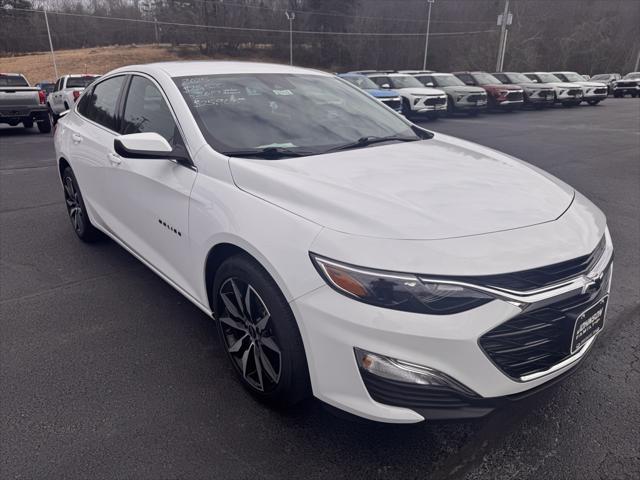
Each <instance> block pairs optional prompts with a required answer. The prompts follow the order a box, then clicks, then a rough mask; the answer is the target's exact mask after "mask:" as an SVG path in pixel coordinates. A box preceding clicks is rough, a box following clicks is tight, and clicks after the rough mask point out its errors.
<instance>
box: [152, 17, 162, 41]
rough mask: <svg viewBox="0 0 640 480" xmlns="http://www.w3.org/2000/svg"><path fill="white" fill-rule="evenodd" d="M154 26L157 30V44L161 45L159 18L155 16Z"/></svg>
mask: <svg viewBox="0 0 640 480" xmlns="http://www.w3.org/2000/svg"><path fill="white" fill-rule="evenodd" d="M153 27H154V30H155V32H156V45H160V35H159V34H158V18H157V17H156V16H155V15H154V16H153Z"/></svg>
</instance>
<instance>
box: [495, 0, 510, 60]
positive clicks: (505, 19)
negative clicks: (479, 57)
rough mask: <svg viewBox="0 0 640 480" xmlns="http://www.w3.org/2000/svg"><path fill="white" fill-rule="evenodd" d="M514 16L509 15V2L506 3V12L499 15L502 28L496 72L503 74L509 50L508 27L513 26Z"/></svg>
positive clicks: (506, 0) (499, 23)
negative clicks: (505, 55) (506, 54)
mask: <svg viewBox="0 0 640 480" xmlns="http://www.w3.org/2000/svg"><path fill="white" fill-rule="evenodd" d="M512 19H513V16H512V15H511V14H510V13H509V0H505V1H504V12H503V13H502V15H498V25H499V26H500V41H499V42H498V59H497V60H496V72H501V71H502V67H503V65H504V54H505V52H506V50H507V25H511V20H512Z"/></svg>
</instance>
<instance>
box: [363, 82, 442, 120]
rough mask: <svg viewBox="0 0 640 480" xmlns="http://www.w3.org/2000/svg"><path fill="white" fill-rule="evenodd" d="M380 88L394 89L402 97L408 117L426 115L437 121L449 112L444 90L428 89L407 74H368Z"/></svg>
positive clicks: (405, 113)
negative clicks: (440, 116)
mask: <svg viewBox="0 0 640 480" xmlns="http://www.w3.org/2000/svg"><path fill="white" fill-rule="evenodd" d="M367 77H369V78H370V79H371V80H373V81H374V82H375V83H376V84H377V85H378V86H379V87H380V88H383V89H390V88H392V89H394V90H396V91H397V92H398V93H400V96H401V97H402V113H403V114H404V115H405V116H406V117H411V116H416V115H426V116H427V117H428V118H430V119H432V120H435V119H437V118H438V117H439V115H440V114H442V113H444V112H446V111H447V95H446V93H444V92H443V91H442V90H438V89H435V88H428V87H425V86H424V85H422V84H421V83H420V82H419V81H418V80H416V79H415V78H413V77H412V76H411V75H407V74H405V73H386V72H385V73H368V74H367Z"/></svg>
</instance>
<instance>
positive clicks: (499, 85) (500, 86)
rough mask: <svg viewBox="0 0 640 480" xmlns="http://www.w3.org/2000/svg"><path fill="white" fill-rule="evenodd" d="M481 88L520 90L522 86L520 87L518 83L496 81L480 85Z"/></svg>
mask: <svg viewBox="0 0 640 480" xmlns="http://www.w3.org/2000/svg"><path fill="white" fill-rule="evenodd" d="M480 86H481V87H482V88H485V89H488V90H522V88H520V87H519V86H518V85H511V84H508V83H496V84H493V83H491V84H487V85H480Z"/></svg>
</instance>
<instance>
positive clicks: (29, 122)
mask: <svg viewBox="0 0 640 480" xmlns="http://www.w3.org/2000/svg"><path fill="white" fill-rule="evenodd" d="M22 125H23V126H24V128H33V120H31V119H29V120H25V121H24V122H22Z"/></svg>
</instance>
